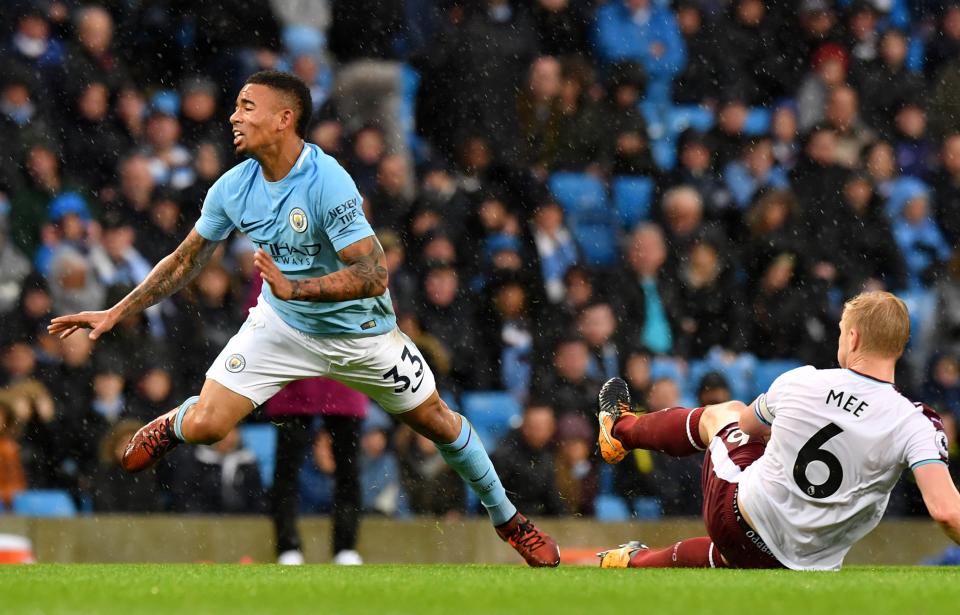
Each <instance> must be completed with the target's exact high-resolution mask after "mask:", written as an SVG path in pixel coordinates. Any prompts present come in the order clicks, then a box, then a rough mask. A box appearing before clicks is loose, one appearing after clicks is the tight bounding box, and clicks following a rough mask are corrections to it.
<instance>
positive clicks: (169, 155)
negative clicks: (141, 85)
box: [142, 104, 195, 190]
mask: <svg viewBox="0 0 960 615" xmlns="http://www.w3.org/2000/svg"><path fill="white" fill-rule="evenodd" d="M174 113H175V112H174V110H173V109H167V108H166V107H165V106H163V105H157V104H155V105H154V107H153V108H152V109H151V111H150V115H149V116H148V117H147V127H146V134H145V136H146V139H145V143H144V145H145V147H144V148H143V151H142V153H143V155H144V156H146V157H147V162H148V164H149V165H150V174H151V175H152V176H153V181H154V182H155V183H156V184H157V185H158V186H169V187H170V188H173V189H176V190H182V189H184V188H187V187H189V186H190V184H192V183H193V182H194V180H195V177H194V174H193V160H192V158H191V154H190V150H189V149H187V146H186V143H184V142H182V141H181V139H180V134H181V129H180V120H179V119H178V118H177V116H176V115H175V114H174Z"/></svg>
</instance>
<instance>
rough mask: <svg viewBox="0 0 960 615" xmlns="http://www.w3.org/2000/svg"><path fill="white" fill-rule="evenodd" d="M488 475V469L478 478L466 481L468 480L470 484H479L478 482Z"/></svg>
mask: <svg viewBox="0 0 960 615" xmlns="http://www.w3.org/2000/svg"><path fill="white" fill-rule="evenodd" d="M489 473H490V468H487V471H486V472H484V473H483V474H482V475H481V476H480V478H468V479H467V480H469V481H470V482H471V483H479V482H480V481H482V480H483V479H484V478H486V476H487V474H489Z"/></svg>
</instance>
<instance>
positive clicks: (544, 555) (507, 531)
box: [496, 512, 560, 568]
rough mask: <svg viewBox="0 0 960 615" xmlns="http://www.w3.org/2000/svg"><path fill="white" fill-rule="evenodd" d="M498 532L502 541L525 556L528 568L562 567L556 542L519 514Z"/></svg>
mask: <svg viewBox="0 0 960 615" xmlns="http://www.w3.org/2000/svg"><path fill="white" fill-rule="evenodd" d="M496 530H497V534H498V535H499V536H500V538H501V539H502V540H505V541H506V542H508V543H510V546H511V547H513V548H514V549H515V550H516V552H517V553H519V554H520V555H522V556H523V559H525V560H526V561H527V565H528V566H533V567H535V568H538V567H543V566H549V567H551V568H556V567H557V566H559V565H560V547H558V546H557V543H556V541H555V540H554V539H553V538H550V536H549V535H548V534H547V533H546V532H542V531H540V530H539V529H537V526H535V525H534V524H533V522H532V521H530V520H529V519H527V518H526V517H524V516H523V515H521V514H520V513H519V512H518V513H517V514H515V515H514V516H513V517H512V518H511V519H510V520H509V521H507V522H506V523H504V524H503V525H498V526H497V527H496Z"/></svg>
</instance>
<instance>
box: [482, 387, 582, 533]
mask: <svg viewBox="0 0 960 615" xmlns="http://www.w3.org/2000/svg"><path fill="white" fill-rule="evenodd" d="M556 429H557V421H556V418H555V417H554V414H553V409H552V408H551V407H550V406H549V405H547V404H544V403H541V402H530V403H529V404H528V405H527V407H526V408H525V409H524V411H523V421H522V422H521V423H520V427H518V428H516V429H513V430H511V431H510V432H509V433H508V434H507V435H506V436H505V437H504V438H503V440H502V441H501V442H500V444H498V445H497V448H496V450H495V451H494V452H493V454H492V455H490V457H491V460H492V461H493V465H494V466H496V468H497V473H498V474H499V475H500V480H501V481H502V482H503V486H504V488H505V489H507V490H508V491H509V492H510V494H511V498H512V501H513V503H514V504H516V506H517V507H518V508H520V509H522V510H529V511H531V514H535V515H538V516H540V517H547V516H556V515H559V514H561V513H563V512H564V505H563V501H562V500H561V499H560V493H559V492H558V490H557V484H556V479H555V478H554V468H555V467H556V457H555V453H554V451H553V449H552V447H551V445H550V444H551V442H552V440H553V437H554V435H555V433H556Z"/></svg>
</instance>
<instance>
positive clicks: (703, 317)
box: [677, 241, 749, 358]
mask: <svg viewBox="0 0 960 615" xmlns="http://www.w3.org/2000/svg"><path fill="white" fill-rule="evenodd" d="M678 281H679V283H680V296H681V302H682V304H681V305H682V307H681V313H682V314H683V316H682V317H681V318H680V335H679V338H678V340H677V351H678V352H679V354H681V355H682V356H684V357H690V358H700V357H703V356H704V355H706V354H707V352H708V351H709V350H710V349H711V348H713V347H715V346H718V347H720V348H723V349H724V350H727V351H730V352H741V351H743V350H744V349H745V348H746V339H747V338H748V336H749V333H748V330H747V323H748V319H747V318H746V314H745V313H744V305H745V304H746V300H745V296H744V295H743V294H742V293H741V292H740V290H739V288H738V287H737V284H736V281H735V279H734V274H733V271H732V270H731V268H730V267H729V266H727V265H726V264H725V263H724V262H723V260H722V259H721V256H720V253H719V250H718V248H717V246H716V245H714V244H713V243H711V242H709V241H700V242H697V243H695V244H693V246H691V248H690V250H689V251H688V252H687V254H686V255H685V257H684V259H683V265H681V268H680V271H679V275H678Z"/></svg>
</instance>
